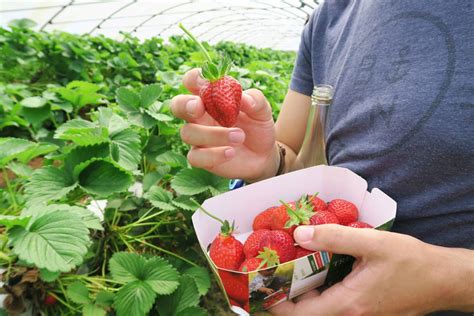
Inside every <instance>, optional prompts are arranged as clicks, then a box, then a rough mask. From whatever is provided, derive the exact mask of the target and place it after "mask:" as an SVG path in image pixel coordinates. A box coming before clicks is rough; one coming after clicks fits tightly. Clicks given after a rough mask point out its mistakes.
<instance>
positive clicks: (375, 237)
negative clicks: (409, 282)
mask: <svg viewBox="0 0 474 316" xmlns="http://www.w3.org/2000/svg"><path fill="white" fill-rule="evenodd" d="M380 234H381V232H380V231H377V230H375V229H363V228H353V227H346V226H342V225H337V224H324V225H317V226H309V225H304V226H299V227H298V228H296V230H295V232H294V237H295V240H296V242H297V243H298V244H299V245H300V246H301V247H303V248H306V249H310V250H324V251H329V252H333V253H338V254H346V255H352V256H355V257H362V256H367V255H368V254H369V253H370V252H371V251H372V250H373V249H374V248H375V246H377V245H378V243H379V242H380V237H381V236H380Z"/></svg>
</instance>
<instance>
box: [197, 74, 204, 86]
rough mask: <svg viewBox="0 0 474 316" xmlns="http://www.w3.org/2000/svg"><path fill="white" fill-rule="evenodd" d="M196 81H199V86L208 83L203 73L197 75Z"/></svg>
mask: <svg viewBox="0 0 474 316" xmlns="http://www.w3.org/2000/svg"><path fill="white" fill-rule="evenodd" d="M196 83H197V85H198V87H202V86H203V85H204V84H205V83H206V79H204V78H203V77H202V75H199V76H198V77H197V80H196Z"/></svg>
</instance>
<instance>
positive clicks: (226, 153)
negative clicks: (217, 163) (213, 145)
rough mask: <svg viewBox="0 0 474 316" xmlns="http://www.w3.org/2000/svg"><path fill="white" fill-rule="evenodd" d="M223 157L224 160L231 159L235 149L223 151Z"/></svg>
mask: <svg viewBox="0 0 474 316" xmlns="http://www.w3.org/2000/svg"><path fill="white" fill-rule="evenodd" d="M224 156H225V157H226V158H232V157H234V156H235V149H234V148H228V149H226V150H225V151H224Z"/></svg>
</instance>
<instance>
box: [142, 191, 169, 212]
mask: <svg viewBox="0 0 474 316" xmlns="http://www.w3.org/2000/svg"><path fill="white" fill-rule="evenodd" d="M143 197H144V198H145V199H147V200H148V201H150V203H151V204H152V205H153V206H156V207H158V208H160V209H162V210H165V211H173V210H175V209H176V207H175V206H174V205H173V204H172V200H173V194H172V193H171V192H169V191H166V190H165V189H162V188H160V187H158V186H154V187H151V189H150V190H149V191H148V192H147V193H145V195H144V196H143Z"/></svg>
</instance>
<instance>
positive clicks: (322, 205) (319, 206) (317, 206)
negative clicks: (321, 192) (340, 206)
mask: <svg viewBox="0 0 474 316" xmlns="http://www.w3.org/2000/svg"><path fill="white" fill-rule="evenodd" d="M309 201H310V202H311V205H312V206H313V211H315V212H320V211H326V210H327V208H328V205H327V204H326V202H324V201H323V200H322V199H320V198H318V197H317V196H316V194H315V195H312V196H310V197H309Z"/></svg>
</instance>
